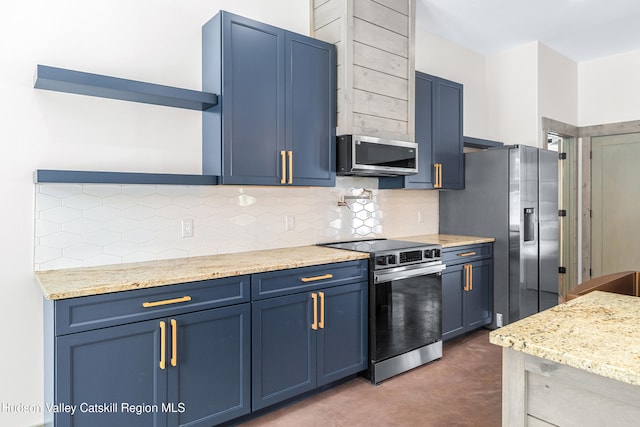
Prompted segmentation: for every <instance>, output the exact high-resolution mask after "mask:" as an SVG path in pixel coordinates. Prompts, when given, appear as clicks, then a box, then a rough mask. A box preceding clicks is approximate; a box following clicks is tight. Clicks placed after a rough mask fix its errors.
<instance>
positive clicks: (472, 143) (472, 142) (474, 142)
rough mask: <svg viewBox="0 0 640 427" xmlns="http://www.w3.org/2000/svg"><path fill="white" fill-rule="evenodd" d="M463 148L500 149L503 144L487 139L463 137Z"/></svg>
mask: <svg viewBox="0 0 640 427" xmlns="http://www.w3.org/2000/svg"><path fill="white" fill-rule="evenodd" d="M463 142H464V146H465V147H470V148H491V147H502V146H503V145H504V144H503V143H502V142H498V141H491V140H489V139H480V138H472V137H470V136H465V137H463Z"/></svg>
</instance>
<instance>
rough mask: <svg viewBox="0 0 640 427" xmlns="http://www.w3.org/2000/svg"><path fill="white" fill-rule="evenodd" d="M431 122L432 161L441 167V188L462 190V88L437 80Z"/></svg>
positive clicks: (455, 84)
mask: <svg viewBox="0 0 640 427" xmlns="http://www.w3.org/2000/svg"><path fill="white" fill-rule="evenodd" d="M436 84H437V89H436V90H437V94H436V96H435V105H434V116H433V117H434V118H433V121H434V123H433V128H434V131H435V132H434V136H433V161H434V163H438V164H440V165H441V169H442V171H441V175H442V176H441V185H442V187H441V188H447V189H453V190H461V189H463V188H464V155H463V141H462V85H461V84H459V83H455V82H451V81H448V80H444V79H437V80H436Z"/></svg>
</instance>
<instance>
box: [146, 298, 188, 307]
mask: <svg viewBox="0 0 640 427" xmlns="http://www.w3.org/2000/svg"><path fill="white" fill-rule="evenodd" d="M188 301H191V297H190V296H189V295H186V296H183V297H180V298H173V299H165V300H162V301H153V302H143V303H142V306H143V307H144V308H150V307H158V306H160V305H169V304H176V303H178V302H188Z"/></svg>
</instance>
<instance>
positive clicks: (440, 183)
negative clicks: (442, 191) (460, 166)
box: [438, 163, 442, 188]
mask: <svg viewBox="0 0 640 427" xmlns="http://www.w3.org/2000/svg"><path fill="white" fill-rule="evenodd" d="M438 165H439V168H438V169H439V170H440V180H439V181H438V183H439V185H440V186H439V187H438V188H442V163H438Z"/></svg>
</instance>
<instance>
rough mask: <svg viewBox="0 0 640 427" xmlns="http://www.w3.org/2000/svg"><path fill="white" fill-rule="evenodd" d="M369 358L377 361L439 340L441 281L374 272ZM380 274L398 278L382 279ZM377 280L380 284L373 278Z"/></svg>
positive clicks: (435, 277) (436, 277)
mask: <svg viewBox="0 0 640 427" xmlns="http://www.w3.org/2000/svg"><path fill="white" fill-rule="evenodd" d="M408 274H410V273H408ZM376 275H380V276H376V277H375V278H374V280H375V284H374V285H373V286H372V289H371V292H375V295H374V300H373V309H372V310H371V311H373V313H372V312H371V311H370V315H373V317H372V319H371V322H372V323H373V325H372V326H370V327H372V328H375V329H373V330H374V331H375V334H372V335H373V336H372V337H371V341H372V343H371V354H370V355H369V357H370V359H372V360H373V361H376V362H379V361H383V360H386V359H388V358H390V357H393V356H397V355H399V354H403V353H406V352H408V351H411V350H414V349H417V348H419V347H423V346H425V345H428V344H432V343H434V342H436V341H440V340H441V339H442V278H441V276H440V274H439V273H434V274H424V275H419V276H413V277H405V276H404V275H403V274H402V273H384V272H377V273H376ZM382 275H385V276H386V275H388V276H393V275H396V276H397V277H398V278H397V279H385V278H382ZM377 278H380V281H377V280H376V279H377Z"/></svg>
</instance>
